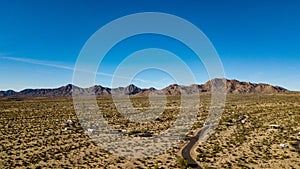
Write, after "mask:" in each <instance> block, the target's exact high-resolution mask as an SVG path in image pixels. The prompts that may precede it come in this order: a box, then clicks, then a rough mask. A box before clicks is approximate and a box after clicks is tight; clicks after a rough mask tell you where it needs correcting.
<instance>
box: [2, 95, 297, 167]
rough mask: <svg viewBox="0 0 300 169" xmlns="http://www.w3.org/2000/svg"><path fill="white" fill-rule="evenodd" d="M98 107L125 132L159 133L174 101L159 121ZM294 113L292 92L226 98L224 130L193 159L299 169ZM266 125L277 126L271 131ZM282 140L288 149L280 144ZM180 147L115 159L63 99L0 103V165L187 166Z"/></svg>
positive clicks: (143, 101)
mask: <svg viewBox="0 0 300 169" xmlns="http://www.w3.org/2000/svg"><path fill="white" fill-rule="evenodd" d="M131 100H132V102H133V103H134V104H133V105H134V106H135V107H136V108H138V109H139V110H140V111H143V110H144V111H146V110H148V109H149V108H148V106H149V100H148V99H147V98H144V97H132V98H131ZM98 104H99V108H100V111H102V112H104V116H105V119H106V120H107V121H108V122H109V123H110V125H112V126H113V128H115V129H116V130H123V129H124V130H127V134H128V135H130V134H132V135H134V134H135V133H145V132H148V131H151V133H153V134H159V133H161V132H163V131H165V130H166V129H167V128H168V127H170V126H171V125H172V124H173V123H174V121H175V119H176V115H177V114H178V110H179V108H180V106H181V105H180V97H178V96H174V97H173V96H172V97H171V96H170V97H168V102H167V108H166V109H165V111H164V112H163V114H161V115H160V116H159V118H160V119H161V120H159V121H153V122H149V123H140V124H139V123H134V122H131V121H129V120H128V119H126V118H124V117H123V116H122V114H120V113H119V112H118V111H117V109H116V107H115V106H114V104H113V102H112V100H111V99H110V98H109V97H106V98H105V97H103V98H98ZM209 106H210V97H209V95H202V96H201V105H200V108H199V113H198V121H197V122H196V123H195V125H194V127H193V128H194V129H195V128H201V127H202V126H203V123H204V122H205V121H206V115H207V113H208V111H209ZM299 112H300V97H299V94H277V95H250V94H246V95H228V98H227V104H226V107H225V112H224V114H223V117H222V119H221V124H224V125H219V126H218V128H217V129H216V132H215V133H214V134H213V135H212V136H211V137H210V138H209V139H208V140H207V142H205V144H203V145H200V146H199V147H198V148H197V154H198V155H197V161H199V162H200V164H201V165H202V167H203V168H211V167H215V168H263V167H264V168H299V167H300V166H299V159H300V153H299V149H296V148H294V147H295V142H297V140H299V139H300V138H299V137H300V136H299V135H298V133H299V132H300V126H299V122H300V114H299ZM241 115H246V116H247V118H246V120H245V123H244V124H242V123H241V122H234V123H233V125H232V126H226V123H227V122H228V121H229V120H236V119H238V118H239V117H240V116H241ZM68 119H71V120H72V121H73V122H74V124H72V126H70V127H69V128H68V129H67V130H65V128H66V127H63V126H62V124H63V123H65V122H66V121H67V120H68ZM270 124H278V125H280V127H279V128H270V127H269V126H268V125H270ZM129 137H132V136H129ZM281 143H283V144H286V145H288V148H283V147H280V146H279V145H280V144H281ZM296 147H297V145H296ZM179 149H180V145H178V146H177V147H176V148H174V149H172V150H169V151H168V152H166V153H165V154H162V155H159V156H156V157H149V158H145V159H129V158H124V157H117V156H116V155H113V154H110V153H108V152H106V151H104V150H102V149H101V148H100V147H99V146H97V145H95V144H94V143H93V142H92V141H91V139H90V138H89V137H88V135H86V134H85V133H84V132H83V130H82V129H81V128H80V124H79V122H78V119H77V118H76V115H75V112H74V110H73V103H72V100H71V99H69V98H52V99H41V98H35V99H30V98H22V99H18V100H16V99H13V100H12V99H6V98H1V100H0V168H17V167H23V168H49V167H53V168H74V167H76V168H114V167H116V168H137V167H140V168H182V167H183V168H184V167H185V168H186V167H187V164H186V161H185V160H184V159H181V158H177V155H178V151H179Z"/></svg>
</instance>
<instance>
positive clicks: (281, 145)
mask: <svg viewBox="0 0 300 169" xmlns="http://www.w3.org/2000/svg"><path fill="white" fill-rule="evenodd" d="M279 146H280V147H283V148H288V146H287V145H285V144H282V143H281V144H279Z"/></svg>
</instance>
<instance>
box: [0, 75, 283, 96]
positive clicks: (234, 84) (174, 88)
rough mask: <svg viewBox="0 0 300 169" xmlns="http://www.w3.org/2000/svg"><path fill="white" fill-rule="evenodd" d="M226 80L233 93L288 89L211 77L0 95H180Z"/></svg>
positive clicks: (276, 91) (272, 91) (27, 90)
mask: <svg viewBox="0 0 300 169" xmlns="http://www.w3.org/2000/svg"><path fill="white" fill-rule="evenodd" d="M222 80H226V91H227V93H233V94H273V93H284V92H287V91H288V90H287V89H285V88H283V87H279V86H272V85H269V84H263V83H259V84H256V83H251V82H240V81H238V80H228V79H213V80H210V81H208V82H206V83H205V84H201V85H198V84H193V85H190V86H182V85H178V84H172V85H169V86H167V87H165V88H163V89H161V90H157V89H155V88H148V89H141V88H139V87H137V86H135V85H133V84H130V85H129V86H127V87H118V88H112V89H110V88H108V87H102V86H100V85H95V86H92V87H89V88H80V87H77V86H74V85H72V84H68V85H66V86H62V87H59V88H55V89H25V90H22V91H20V92H15V91H13V90H7V91H0V97H70V96H72V92H75V93H76V94H82V93H88V94H94V95H96V96H109V95H111V94H112V93H116V94H119V95H137V96H146V95H148V94H149V93H151V92H153V93H157V94H163V93H164V94H166V95H180V94H181V91H185V92H186V93H189V94H192V93H195V92H197V91H199V92H201V93H209V92H211V89H212V87H211V81H215V82H216V83H215V84H218V83H220V82H222Z"/></svg>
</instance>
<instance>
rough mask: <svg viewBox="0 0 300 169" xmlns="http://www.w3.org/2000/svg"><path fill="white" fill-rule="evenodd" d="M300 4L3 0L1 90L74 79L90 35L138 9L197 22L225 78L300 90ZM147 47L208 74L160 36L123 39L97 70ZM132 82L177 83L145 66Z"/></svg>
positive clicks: (110, 68) (105, 79)
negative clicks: (210, 43)
mask: <svg viewBox="0 0 300 169" xmlns="http://www.w3.org/2000/svg"><path fill="white" fill-rule="evenodd" d="M299 9H300V1H297V0H294V1H291V0H287V1H286V0H281V1H279V0H274V1H269V0H245V1H243V0H227V1H223V0H220V1H216V0H211V1H200V0H199V1H196V0H194V1H192V0H191V1H184V0H181V1H178V0H164V1H161V0H143V1H141V0H130V1H126V0H119V1H115V0H106V1H96V0H95V1H78V0H62V1H59V0H51V1H50V0H49V1H47V0H44V1H39V0H36V1H33V0H28V1H23V0H19V1H15V0H2V1H1V2H0V24H1V25H0V75H1V80H0V90H7V89H13V90H17V91H18V90H22V89H25V88H44V87H46V88H52V87H59V86H62V85H65V84H68V83H72V75H73V70H72V69H73V68H74V65H75V63H76V59H77V56H78V54H79V52H80V50H81V48H82V46H83V45H84V44H85V42H86V41H87V40H88V38H89V37H90V36H91V35H92V34H93V33H94V32H95V31H97V30H98V29H99V28H101V27H102V26H104V25H105V24H107V23H108V22H110V21H112V20H114V19H117V18H119V17H122V16H124V15H128V14H132V13H138V12H164V13H170V14H173V15H177V16H179V17H182V18H184V19H186V20H188V21H190V22H191V23H193V24H195V25H196V26H198V27H199V28H200V29H201V30H202V31H203V32H204V33H205V34H206V35H207V37H208V38H209V39H210V40H211V42H212V43H213V45H214V46H215V48H216V50H217V52H218V54H219V56H220V59H221V60H222V62H223V66H224V70H225V75H226V77H227V78H229V79H238V80H241V81H250V82H263V83H270V84H272V85H279V86H283V87H285V88H288V89H290V90H300V69H299V68H300V19H299V18H300V10H299ZM151 47H152V48H153V47H156V48H162V49H165V50H169V51H172V52H173V53H176V54H178V55H180V57H181V59H182V60H184V61H185V62H187V64H188V66H190V67H191V69H192V70H195V76H196V79H197V82H198V83H204V82H206V81H207V80H208V76H207V74H206V73H205V69H204V68H203V66H202V65H201V63H200V64H196V63H197V62H196V61H194V58H195V57H192V55H193V53H192V52H190V51H189V50H188V49H186V46H184V45H183V44H180V43H179V42H177V41H175V40H172V39H170V38H167V37H163V36H157V35H141V36H136V37H131V38H129V39H126V40H124V41H122V42H121V43H120V44H118V45H117V46H115V47H114V48H113V49H112V50H111V52H110V53H109V54H108V55H107V56H106V57H105V59H104V61H103V62H102V63H101V65H100V69H99V72H102V73H106V74H113V72H114V69H115V68H116V66H117V65H118V64H119V63H120V62H121V61H122V59H124V58H125V57H126V56H127V55H129V54H130V53H132V52H134V51H136V50H141V49H144V48H151ZM170 64H171V63H170ZM133 66H134V65H133ZM142 80H144V81H142ZM109 81H110V77H109V76H103V75H101V74H99V75H98V76H97V78H96V83H97V84H100V85H103V86H109V85H110V83H109ZM148 81H151V82H153V83H147V82H148ZM133 82H134V83H135V84H136V85H138V86H140V87H149V86H154V87H157V88H161V87H165V86H167V85H168V84H170V83H174V81H173V80H172V79H171V78H170V77H169V76H168V75H167V74H166V73H164V72H161V71H157V70H149V71H145V72H142V73H140V74H139V75H138V76H137V77H136V80H135V81H133ZM155 82H158V83H155Z"/></svg>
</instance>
